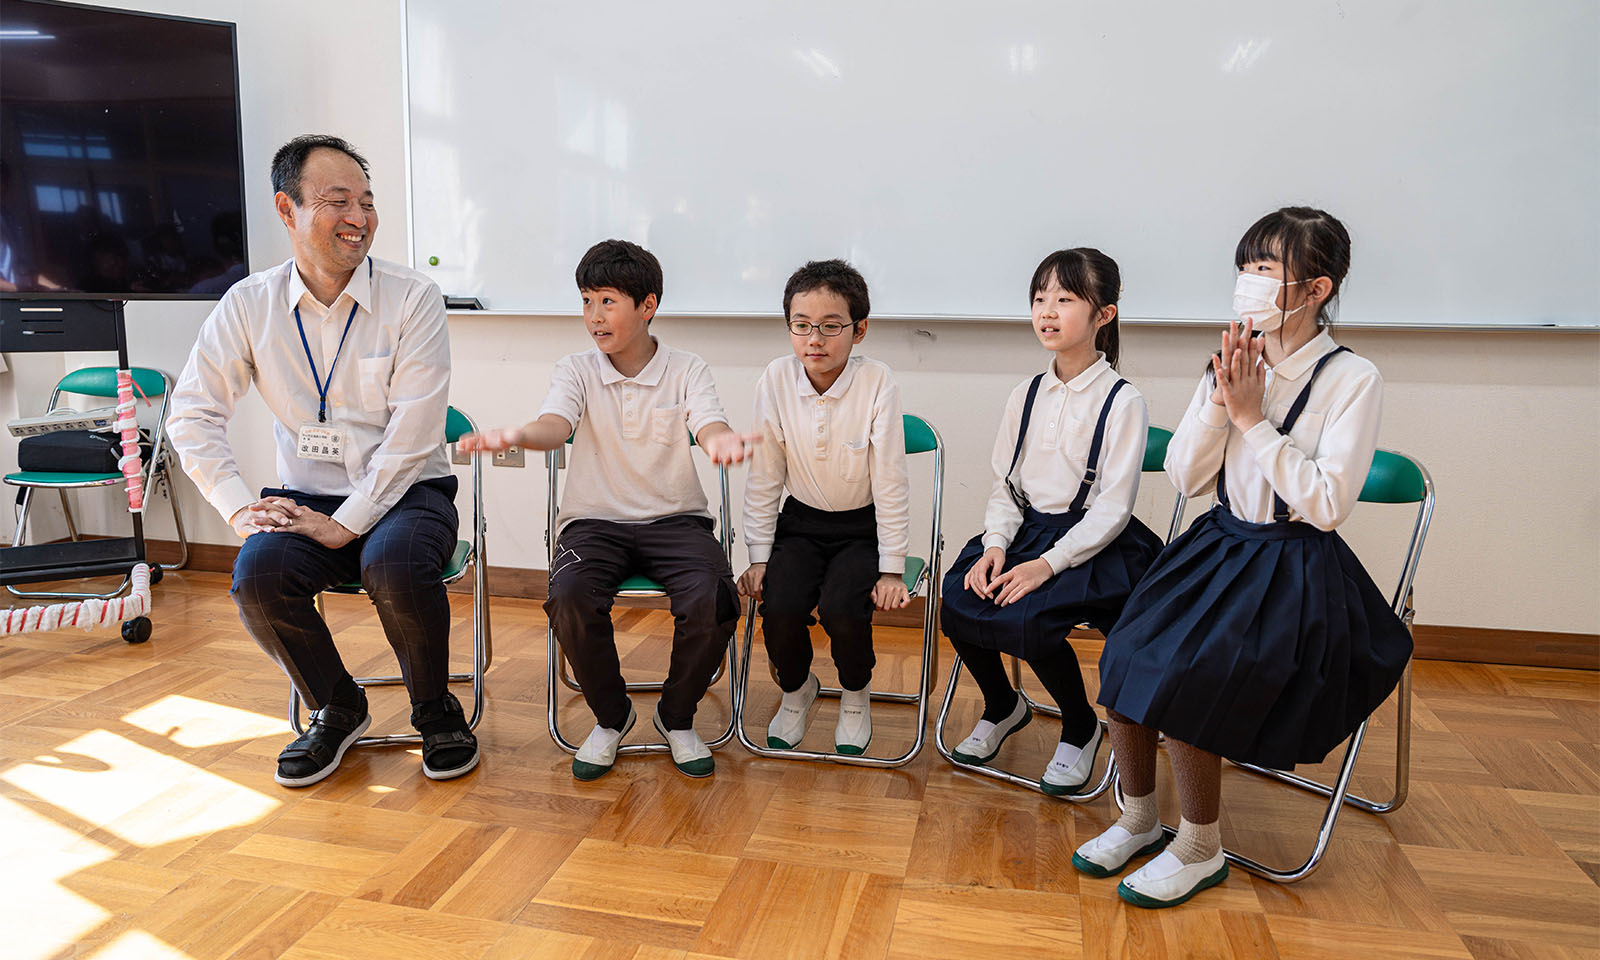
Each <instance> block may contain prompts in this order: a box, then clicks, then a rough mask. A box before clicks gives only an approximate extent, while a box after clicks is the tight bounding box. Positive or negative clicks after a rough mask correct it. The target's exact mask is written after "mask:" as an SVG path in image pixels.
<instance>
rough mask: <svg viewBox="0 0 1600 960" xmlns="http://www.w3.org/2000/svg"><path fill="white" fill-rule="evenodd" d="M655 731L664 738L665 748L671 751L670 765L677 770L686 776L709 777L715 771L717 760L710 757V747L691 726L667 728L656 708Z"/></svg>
mask: <svg viewBox="0 0 1600 960" xmlns="http://www.w3.org/2000/svg"><path fill="white" fill-rule="evenodd" d="M654 721H655V725H656V731H657V732H658V733H660V734H661V736H662V737H664V738H666V741H667V748H668V749H669V750H671V751H672V765H673V766H675V767H677V768H678V772H679V773H681V774H683V775H684V776H688V777H697V778H698V777H709V776H711V774H712V773H714V772H716V766H717V762H716V760H714V759H712V757H711V748H710V747H708V746H706V742H705V741H704V740H702V739H700V734H698V733H696V732H695V729H694V728H693V727H690V728H689V729H687V730H668V729H667V728H666V727H665V726H663V725H662V723H661V711H660V710H659V709H658V710H657V711H656V715H655V717H654Z"/></svg>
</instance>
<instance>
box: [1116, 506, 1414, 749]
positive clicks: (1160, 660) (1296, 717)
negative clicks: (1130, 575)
mask: <svg viewBox="0 0 1600 960" xmlns="http://www.w3.org/2000/svg"><path fill="white" fill-rule="evenodd" d="M1410 658H1411V635H1410V633H1409V632H1408V631H1407V630H1406V628H1405V625H1404V624H1402V623H1401V622H1400V618H1399V617H1397V616H1395V614H1394V610H1393V608H1391V607H1390V605H1389V601H1388V600H1387V599H1385V597H1384V596H1383V594H1382V592H1381V591H1379V589H1378V587H1377V585H1376V584H1374V583H1373V582H1372V578H1371V577H1370V576H1368V575H1367V571H1366V569H1365V568H1363V567H1362V566H1361V561H1359V560H1357V559H1356V555H1355V553H1354V552H1352V551H1351V549H1350V547H1349V546H1348V545H1346V544H1345V542H1344V540H1343V539H1341V538H1340V537H1339V535H1338V534H1336V533H1332V532H1330V531H1323V530H1318V529H1317V528H1316V527H1313V526H1312V525H1310V524H1308V523H1299V522H1293V523H1291V522H1288V521H1284V522H1278V523H1249V522H1247V521H1244V520H1240V519H1239V518H1238V517H1235V516H1234V515H1233V514H1232V513H1231V512H1229V511H1228V510H1227V509H1226V508H1224V507H1221V506H1218V507H1216V508H1214V509H1212V510H1211V512H1209V513H1207V514H1205V515H1204V516H1202V517H1200V518H1199V519H1197V520H1196V521H1195V522H1194V524H1193V525H1191V526H1190V527H1189V529H1188V531H1186V532H1185V533H1184V534H1183V536H1181V537H1179V538H1178V539H1176V540H1174V541H1172V543H1171V544H1170V545H1168V546H1167V548H1166V549H1165V550H1163V551H1162V552H1161V556H1160V557H1158V558H1157V559H1156V562H1155V566H1153V567H1151V568H1150V571H1149V573H1148V574H1146V576H1145V578H1144V580H1143V581H1142V582H1141V583H1140V584H1139V587H1138V589H1137V590H1135V591H1134V594H1133V596H1132V597H1131V598H1130V599H1129V600H1128V604H1127V606H1126V608H1125V609H1124V610H1123V613H1122V619H1121V620H1119V621H1117V624H1116V626H1115V627H1114V628H1113V629H1112V631H1111V634H1110V636H1108V637H1107V638H1106V645H1105V650H1104V652H1103V653H1102V654H1101V656H1100V696H1099V701H1100V703H1101V704H1102V705H1103V706H1105V707H1107V708H1109V709H1112V710H1115V711H1117V712H1118V713H1120V714H1122V715H1123V716H1126V717H1128V718H1129V719H1132V720H1135V721H1138V722H1139V723H1142V724H1144V725H1145V726H1147V727H1153V728H1155V729H1157V730H1160V731H1161V732H1163V733H1165V734H1167V735H1168V736H1170V737H1174V738H1176V739H1178V740H1181V741H1183V742H1184V743H1188V744H1192V745H1193V746H1196V747H1199V748H1200V749H1202V750H1208V751H1210V752H1212V753H1217V754H1221V755H1222V756H1224V757H1228V758H1229V759H1232V760H1239V761H1244V762H1249V763H1256V764H1259V765H1262V766H1267V767H1274V768H1277V769H1289V768H1291V767H1293V766H1294V765H1295V764H1297V763H1318V762H1320V761H1321V760H1322V759H1323V758H1324V757H1326V756H1327V755H1328V751H1330V750H1332V749H1333V748H1334V747H1336V746H1338V745H1339V744H1340V742H1342V741H1343V740H1344V739H1345V738H1346V737H1348V736H1349V735H1350V734H1351V733H1353V732H1355V729H1356V727H1358V726H1360V725H1361V722H1362V721H1363V720H1365V719H1366V718H1367V717H1368V716H1369V715H1370V714H1371V713H1372V711H1373V710H1376V709H1377V708H1378V706H1379V705H1380V704H1382V703H1383V701H1384V699H1385V698H1386V697H1388V695H1389V693H1390V691H1392V690H1393V689H1394V687H1395V684H1396V683H1398V682H1399V680H1400V675H1401V673H1403V672H1404V671H1405V667H1406V663H1407V661H1409V660H1410Z"/></svg>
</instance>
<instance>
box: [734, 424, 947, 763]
mask: <svg viewBox="0 0 1600 960" xmlns="http://www.w3.org/2000/svg"><path fill="white" fill-rule="evenodd" d="M904 416H905V417H907V418H915V419H916V420H917V421H919V422H920V423H921V424H922V425H923V426H925V427H926V428H927V429H928V432H929V433H930V434H932V435H933V447H932V449H931V450H929V451H926V452H930V453H932V454H933V517H932V522H931V524H930V526H931V530H930V532H929V537H928V560H927V562H926V563H924V564H923V566H922V569H921V570H920V571H919V572H918V573H917V575H916V577H915V578H914V580H913V582H912V583H911V584H908V587H909V588H910V592H911V595H912V596H915V595H916V593H917V591H918V590H919V589H921V587H922V586H923V585H924V584H926V585H927V588H928V592H927V598H926V602H925V603H924V606H923V613H922V670H921V682H920V683H919V684H918V687H917V690H916V691H915V692H913V693H903V692H899V691H871V692H870V693H869V694H868V697H869V698H870V699H871V700H872V701H873V702H875V703H914V704H916V705H917V733H916V737H915V738H914V739H913V740H912V743H911V747H910V749H909V750H907V751H906V752H905V753H902V754H900V755H899V756H896V757H872V756H867V755H864V754H863V755H851V754H842V753H824V752H822V751H818V750H801V749H798V748H796V749H790V750H784V749H781V748H777V747H769V746H767V745H766V744H760V743H757V742H755V740H753V739H752V738H751V737H750V734H749V732H748V731H747V730H746V729H745V717H744V711H745V707H746V705H747V704H748V702H749V684H750V660H751V653H752V648H753V645H754V640H755V630H756V616H757V614H756V607H757V604H756V602H755V601H754V600H753V599H752V600H751V601H750V602H749V604H748V609H747V611H746V614H745V621H744V642H743V645H742V648H741V651H740V653H739V656H738V657H737V658H736V659H735V660H734V667H735V669H736V671H737V672H738V679H737V680H735V681H734V689H735V691H737V692H736V694H735V700H734V708H733V710H734V730H735V732H736V733H737V734H738V737H739V743H740V744H741V745H742V746H743V747H744V748H745V749H746V750H748V751H750V752H751V753H753V754H755V755H756V756H758V757H770V758H773V759H777V760H814V761H824V762H831V763H843V764H848V765H850V766H857V767H878V768H883V769H889V768H894V767H903V766H905V765H906V764H908V763H910V762H911V761H912V760H913V759H915V758H916V756H917V754H919V753H921V752H922V747H923V744H924V743H926V742H927V728H928V704H929V702H930V701H931V700H932V699H933V678H934V675H935V673H937V671H938V669H939V586H940V582H941V581H940V573H941V571H942V570H943V563H942V562H941V558H940V554H941V553H943V552H944V528H943V517H944V439H943V438H942V437H940V435H939V431H938V430H937V429H936V428H935V427H934V426H933V424H931V423H929V422H928V421H926V420H924V419H922V418H921V417H917V416H915V414H905V415H904ZM919 452H923V451H919ZM908 455H909V456H916V454H909V453H908ZM843 693H844V691H843V690H842V689H841V688H839V687H826V686H825V687H822V688H820V690H819V691H818V694H817V695H818V697H833V698H838V697H839V696H841V695H842V694H843Z"/></svg>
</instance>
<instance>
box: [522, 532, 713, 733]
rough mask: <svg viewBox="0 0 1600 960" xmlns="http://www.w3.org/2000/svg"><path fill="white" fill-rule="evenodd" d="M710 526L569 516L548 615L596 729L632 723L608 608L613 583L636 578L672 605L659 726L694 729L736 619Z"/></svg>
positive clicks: (552, 578)
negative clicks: (657, 588) (662, 591)
mask: <svg viewBox="0 0 1600 960" xmlns="http://www.w3.org/2000/svg"><path fill="white" fill-rule="evenodd" d="M712 529H713V525H712V522H711V519H710V518H709V517H696V516H688V515H683V516H672V517H663V518H662V519H660V520H655V521H652V522H650V523H613V522H611V521H609V520H574V521H572V522H571V523H569V524H567V526H566V528H565V529H563V530H562V531H561V538H560V539H559V540H558V541H556V559H555V562H554V563H552V564H551V567H550V596H549V599H548V600H546V601H545V604H544V611H545V614H546V615H548V616H549V618H550V623H551V625H553V626H554V627H555V631H556V640H557V642H559V643H560V644H561V652H562V653H564V654H565V655H566V658H567V662H569V663H571V664H572V673H573V677H574V678H575V679H576V680H577V681H578V685H579V686H580V687H582V688H583V698H584V700H586V701H587V702H588V704H589V709H590V710H591V711H593V712H594V717H595V721H596V722H597V723H599V724H600V725H601V726H602V727H609V728H611V729H613V730H615V729H620V728H621V727H622V725H623V724H624V723H626V722H627V719H628V705H629V700H628V694H627V691H626V689H625V688H624V686H623V684H624V682H625V681H624V680H623V678H622V665H621V663H620V662H619V661H618V659H617V643H616V635H615V633H614V631H613V628H612V625H611V607H612V604H613V602H614V601H615V597H616V592H617V585H618V584H620V583H622V581H623V580H626V579H627V578H628V577H630V576H633V575H635V574H639V575H643V576H646V577H649V578H650V579H652V580H655V581H656V582H658V583H660V584H661V585H662V586H663V587H665V588H666V591H667V599H668V601H669V603H670V604H671V606H672V621H673V626H672V659H671V662H670V665H669V666H668V668H667V681H666V686H665V687H664V688H663V689H662V691H661V704H660V708H659V709H660V713H661V721H662V723H663V724H665V725H666V728H667V729H668V730H687V729H689V728H690V727H692V726H693V725H694V712H695V708H696V707H697V706H699V704H700V698H701V697H704V696H705V693H706V688H707V687H709V686H710V685H711V676H712V674H714V673H716V670H717V664H719V663H721V662H722V655H723V652H724V651H725V650H726V649H727V646H728V640H729V639H730V638H732V637H733V629H734V627H735V626H736V625H737V623H738V620H739V596H738V593H737V591H736V590H735V588H734V585H733V571H732V570H731V569H729V567H728V558H727V557H725V556H723V553H722V544H720V543H718V542H717V538H716V537H715V536H714V535H713V534H712Z"/></svg>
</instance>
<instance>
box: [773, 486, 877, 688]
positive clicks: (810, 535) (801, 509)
mask: <svg viewBox="0 0 1600 960" xmlns="http://www.w3.org/2000/svg"><path fill="white" fill-rule="evenodd" d="M878 575H879V574H878V523H877V516H876V511H875V510H874V509H873V506H872V504H867V505H866V506H864V507H862V508H860V509H859V510H838V511H834V510H818V509H817V508H815V507H812V506H808V505H806V504H804V503H801V502H800V501H799V500H796V499H795V498H794V497H790V498H789V499H788V500H787V501H785V502H784V504H783V511H782V512H781V513H779V514H778V528H777V531H776V532H775V533H774V535H773V541H772V557H771V558H770V559H769V560H768V561H767V576H766V579H765V580H764V581H763V583H762V587H761V596H762V604H761V631H762V634H763V635H764V636H765V637H766V643H767V656H769V657H771V658H772V664H773V666H774V667H776V668H777V671H778V686H780V687H782V688H783V690H784V692H785V693H793V692H794V691H796V690H799V689H800V687H801V686H803V685H804V684H805V682H806V677H807V675H808V674H809V673H810V672H811V630H810V627H811V624H812V623H814V622H815V621H814V620H812V618H811V611H812V610H815V611H817V616H818V617H819V618H820V619H821V620H822V628H823V629H824V630H826V631H827V632H828V641H829V643H830V644H831V645H832V648H833V662H834V665H835V666H836V667H837V668H838V670H839V686H841V687H843V688H844V689H846V690H861V689H863V688H865V687H866V685H867V684H868V683H869V682H870V681H871V680H872V668H873V666H875V665H876V663H877V660H876V658H875V657H874V655H873V652H872V585H873V584H874V583H876V582H877V581H878Z"/></svg>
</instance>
